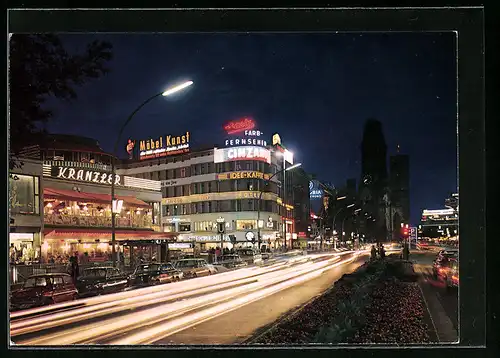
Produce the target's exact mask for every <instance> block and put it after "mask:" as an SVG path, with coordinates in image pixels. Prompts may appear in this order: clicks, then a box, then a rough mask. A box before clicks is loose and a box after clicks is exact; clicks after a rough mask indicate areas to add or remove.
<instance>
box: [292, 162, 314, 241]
mask: <svg viewBox="0 0 500 358" xmlns="http://www.w3.org/2000/svg"><path fill="white" fill-rule="evenodd" d="M290 174H291V176H292V184H293V206H294V210H295V230H296V232H297V235H298V240H297V241H296V242H297V244H296V245H295V246H296V247H298V246H301V245H300V243H301V242H303V243H304V244H305V245H302V246H307V238H308V237H309V226H310V224H311V204H310V198H309V176H308V174H307V173H306V171H305V170H303V169H302V168H297V169H296V170H295V171H293V172H291V173H290Z"/></svg>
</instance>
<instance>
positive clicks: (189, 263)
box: [175, 259, 217, 278]
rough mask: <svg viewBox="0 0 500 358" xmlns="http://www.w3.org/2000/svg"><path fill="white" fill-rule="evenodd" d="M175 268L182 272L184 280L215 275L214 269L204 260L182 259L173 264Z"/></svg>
mask: <svg viewBox="0 0 500 358" xmlns="http://www.w3.org/2000/svg"><path fill="white" fill-rule="evenodd" d="M175 268H176V269H177V270H180V271H182V272H183V273H184V277H185V278H194V277H199V276H208V275H212V274H215V273H217V270H216V268H215V267H214V266H213V265H211V264H209V263H207V261H206V260H204V259H182V260H179V261H177V262H176V263H175Z"/></svg>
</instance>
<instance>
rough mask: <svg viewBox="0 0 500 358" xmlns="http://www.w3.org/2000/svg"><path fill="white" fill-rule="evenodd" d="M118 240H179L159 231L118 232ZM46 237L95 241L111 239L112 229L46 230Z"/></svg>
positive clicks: (172, 235)
mask: <svg viewBox="0 0 500 358" xmlns="http://www.w3.org/2000/svg"><path fill="white" fill-rule="evenodd" d="M115 235H116V239H117V240H121V241H123V240H129V239H130V240H161V239H166V240H173V239H175V238H177V233H172V232H157V231H140V230H116V231H115ZM44 237H45V238H46V239H52V238H53V239H61V238H63V237H65V238H73V239H80V238H83V237H92V238H94V239H101V238H102V239H111V229H96V230H92V229H79V228H64V229H59V228H47V227H46V228H45V230H44Z"/></svg>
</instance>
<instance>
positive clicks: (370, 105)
mask: <svg viewBox="0 0 500 358" xmlns="http://www.w3.org/2000/svg"><path fill="white" fill-rule="evenodd" d="M61 38H62V40H63V42H64V44H65V46H66V47H67V49H68V51H70V52H72V51H79V52H82V51H83V50H84V49H85V44H86V43H89V42H90V41H92V40H94V39H99V40H107V41H109V42H111V43H112V44H113V54H114V58H113V60H112V61H111V62H110V63H109V67H110V68H111V72H110V73H109V74H108V75H106V76H104V77H102V78H100V79H97V80H92V81H90V82H88V83H87V84H85V85H84V86H83V87H81V88H79V89H78V91H77V93H78V99H77V100H76V101H74V102H71V103H61V102H59V101H56V100H51V101H50V102H48V103H49V105H50V106H51V107H52V108H53V109H54V111H55V113H54V119H53V121H52V122H51V123H50V124H49V125H48V127H47V129H48V130H49V131H51V132H54V133H68V134H77V135H83V136H88V137H92V138H95V139H97V140H98V141H99V142H100V144H101V146H102V147H103V148H104V149H105V150H107V151H110V152H111V151H112V147H113V144H114V141H115V140H116V136H117V128H118V127H119V126H120V125H121V124H122V123H123V122H124V121H125V119H126V118H127V117H128V115H129V114H130V113H131V112H132V111H133V110H134V109H135V108H136V107H137V106H138V105H139V104H140V103H141V102H142V101H144V100H145V99H146V98H148V97H150V96H152V95H154V94H155V93H157V92H161V91H162V90H163V89H165V88H167V87H169V86H171V85H173V84H177V83H179V82H182V81H184V80H188V79H190V80H192V81H194V85H193V86H191V87H190V88H189V89H188V90H186V91H184V92H182V93H179V94H176V95H175V96H172V97H159V98H156V99H155V100H154V101H153V102H151V103H149V104H148V105H147V106H146V107H144V108H143V109H142V110H141V111H140V112H139V113H138V114H137V116H136V117H135V118H134V120H133V121H132V122H131V123H130V125H129V126H128V127H127V129H126V130H125V133H124V137H123V138H122V141H123V146H121V152H120V153H121V156H125V150H124V147H125V143H126V140H127V139H128V138H134V139H147V138H149V137H158V136H160V135H166V134H173V135H175V134H181V133H182V132H184V131H186V130H189V131H190V132H192V146H193V145H194V146H197V145H201V146H211V145H212V146H213V145H216V144H219V145H221V146H222V144H223V138H224V136H223V130H222V125H223V123H224V122H226V121H228V120H232V119H239V118H241V117H243V116H250V117H252V118H254V119H255V121H256V122H257V125H258V127H259V129H260V130H261V131H263V132H264V134H265V135H266V136H267V137H268V141H269V142H270V141H271V135H272V134H273V133H274V132H278V133H280V135H281V139H282V141H283V144H285V146H286V147H287V148H289V149H290V150H292V151H293V152H294V153H295V154H296V161H300V162H302V163H303V166H304V169H305V170H307V171H308V172H310V173H315V174H316V175H317V177H318V178H319V179H320V180H324V181H329V182H332V183H333V184H334V185H335V186H338V187H341V186H343V185H344V183H345V181H346V179H347V178H356V180H357V181H358V182H359V177H360V173H361V167H360V163H361V160H360V159H361V158H360V149H359V147H360V144H361V139H362V134H363V124H364V122H365V120H366V119H367V118H370V117H373V118H376V119H378V120H380V121H381V122H382V124H383V130H384V135H385V140H386V143H387V147H388V155H390V154H394V153H395V152H396V146H397V144H400V146H401V153H402V154H409V155H410V176H411V178H410V195H411V197H410V200H411V218H412V224H417V223H418V221H419V219H420V213H421V210H422V209H423V208H442V207H443V205H444V199H445V198H446V197H447V195H449V193H451V192H455V191H456V182H457V126H456V58H455V34H454V33H446V34H439V33H393V34H382V33H380V34H378V33H374V34H369V33H363V34H359V33H358V34H334V33H332V34H243V33H242V34H215V33H214V34H110V35H99V34H95V35H92V34H71V35H69V34H67V35H62V36H61Z"/></svg>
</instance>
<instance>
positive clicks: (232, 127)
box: [224, 118, 255, 134]
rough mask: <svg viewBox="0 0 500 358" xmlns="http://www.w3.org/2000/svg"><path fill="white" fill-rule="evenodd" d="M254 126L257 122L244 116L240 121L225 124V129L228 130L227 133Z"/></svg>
mask: <svg viewBox="0 0 500 358" xmlns="http://www.w3.org/2000/svg"><path fill="white" fill-rule="evenodd" d="M253 128H255V122H254V121H253V120H252V119H249V118H244V119H242V120H239V121H232V122H229V123H228V124H226V125H225V126H224V130H225V131H226V132H227V134H234V133H240V132H244V131H247V130H250V129H253Z"/></svg>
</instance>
